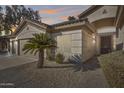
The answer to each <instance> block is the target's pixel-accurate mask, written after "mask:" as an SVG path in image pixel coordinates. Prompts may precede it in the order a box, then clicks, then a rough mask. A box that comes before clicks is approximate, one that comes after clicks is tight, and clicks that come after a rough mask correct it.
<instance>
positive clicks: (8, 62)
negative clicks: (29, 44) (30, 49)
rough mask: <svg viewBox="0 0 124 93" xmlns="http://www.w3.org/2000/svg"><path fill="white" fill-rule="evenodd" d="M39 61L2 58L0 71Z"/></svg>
mask: <svg viewBox="0 0 124 93" xmlns="http://www.w3.org/2000/svg"><path fill="white" fill-rule="evenodd" d="M36 60H37V59H34V58H29V57H26V56H10V55H9V56H7V55H4V56H2V55H1V56H0V70H3V69H6V68H11V67H15V66H19V65H23V64H26V63H31V62H34V61H36Z"/></svg>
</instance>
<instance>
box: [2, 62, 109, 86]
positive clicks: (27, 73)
mask: <svg viewBox="0 0 124 93" xmlns="http://www.w3.org/2000/svg"><path fill="white" fill-rule="evenodd" d="M51 64H52V63H50V65H47V66H45V67H44V68H42V69H37V68H36V62H33V63H27V64H24V65H21V66H16V67H12V68H8V69H4V70H1V71H0V87H21V88H22V87H24V88H27V87H37V88H38V87H40V88H42V87H45V88H58V87H60V88H64V87H67V88H69V87H70V88H73V87H77V88H78V87H79V88H85V87H88V88H90V87H91V88H92V87H108V83H107V82H106V79H105V77H104V74H103V72H102V70H101V68H96V69H90V66H89V67H88V69H85V70H81V69H80V70H79V71H75V69H74V67H73V66H72V65H69V64H67V65H63V64H59V65H58V66H57V65H56V66H53V67H52V65H51ZM53 64H55V63H53ZM92 67H93V66H92Z"/></svg>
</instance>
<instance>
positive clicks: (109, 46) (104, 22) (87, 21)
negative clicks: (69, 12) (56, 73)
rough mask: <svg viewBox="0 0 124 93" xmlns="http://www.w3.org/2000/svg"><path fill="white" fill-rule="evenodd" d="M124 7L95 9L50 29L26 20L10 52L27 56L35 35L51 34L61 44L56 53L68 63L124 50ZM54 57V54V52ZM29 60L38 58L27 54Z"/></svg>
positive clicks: (21, 25)
mask: <svg viewBox="0 0 124 93" xmlns="http://www.w3.org/2000/svg"><path fill="white" fill-rule="evenodd" d="M123 16H124V7H123V6H107V5H105V6H104V5H103V6H91V7H90V8H88V9H87V10H85V11H84V12H82V13H81V14H79V15H78V17H79V19H76V20H72V21H64V22H61V23H58V24H53V25H48V24H45V23H37V22H34V21H31V20H23V21H22V22H21V24H20V25H19V26H18V27H17V29H16V31H15V33H14V35H13V37H12V38H11V39H10V52H11V53H12V54H15V55H21V56H22V55H24V52H23V51H22V48H23V46H24V44H25V43H26V41H27V40H29V39H30V38H32V34H33V33H49V34H51V35H52V36H53V37H54V38H55V39H56V41H57V47H58V48H57V49H55V50H54V51H55V53H62V54H63V55H64V56H65V57H66V59H68V58H69V57H71V56H72V55H80V56H81V57H82V60H83V61H86V60H88V59H89V58H91V57H93V56H94V55H100V54H104V53H109V52H111V51H115V50H120V49H124V45H123V44H124V17H123ZM53 53H54V52H53ZM26 56H30V57H36V58H37V56H34V55H31V54H30V53H29V54H26Z"/></svg>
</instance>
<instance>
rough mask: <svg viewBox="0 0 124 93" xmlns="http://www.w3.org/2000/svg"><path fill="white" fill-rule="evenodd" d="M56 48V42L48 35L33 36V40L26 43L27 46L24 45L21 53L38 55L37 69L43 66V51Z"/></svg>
mask: <svg viewBox="0 0 124 93" xmlns="http://www.w3.org/2000/svg"><path fill="white" fill-rule="evenodd" d="M53 47H56V41H55V40H54V39H53V38H52V37H51V36H50V35H49V34H47V33H46V34H44V33H40V34H33V38H31V39H30V40H29V41H27V44H25V45H24V47H23V51H24V52H25V53H28V52H29V51H30V53H31V54H34V55H36V53H37V52H38V53H39V60H38V63H37V67H38V68H42V67H43V64H44V50H45V49H49V48H53Z"/></svg>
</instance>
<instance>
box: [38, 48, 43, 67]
mask: <svg viewBox="0 0 124 93" xmlns="http://www.w3.org/2000/svg"><path fill="white" fill-rule="evenodd" d="M43 63H44V50H43V49H42V50H40V51H39V60H38V64H37V67H38V68H42V67H43Z"/></svg>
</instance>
